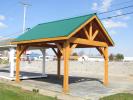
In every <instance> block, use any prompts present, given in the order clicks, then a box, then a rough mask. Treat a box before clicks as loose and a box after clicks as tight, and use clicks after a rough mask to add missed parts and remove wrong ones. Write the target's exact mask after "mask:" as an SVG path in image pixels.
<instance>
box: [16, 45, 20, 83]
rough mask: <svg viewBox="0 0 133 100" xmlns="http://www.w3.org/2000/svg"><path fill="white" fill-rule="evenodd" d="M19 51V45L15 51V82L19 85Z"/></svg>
mask: <svg viewBox="0 0 133 100" xmlns="http://www.w3.org/2000/svg"><path fill="white" fill-rule="evenodd" d="M20 51H21V47H20V46H19V45H17V49H16V52H17V54H16V82H17V83H19V82H20V77H19V71H20Z"/></svg>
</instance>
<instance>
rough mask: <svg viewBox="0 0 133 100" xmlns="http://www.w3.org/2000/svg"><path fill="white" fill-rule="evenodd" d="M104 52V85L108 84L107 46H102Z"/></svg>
mask: <svg viewBox="0 0 133 100" xmlns="http://www.w3.org/2000/svg"><path fill="white" fill-rule="evenodd" d="M104 54H105V58H104V61H105V62H104V85H105V86H107V85H108V61H109V60H108V47H105V48H104Z"/></svg>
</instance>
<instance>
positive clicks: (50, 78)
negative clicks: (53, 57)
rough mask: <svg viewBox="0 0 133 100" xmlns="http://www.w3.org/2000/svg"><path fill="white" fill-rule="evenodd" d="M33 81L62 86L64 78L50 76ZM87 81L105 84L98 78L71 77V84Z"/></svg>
mask: <svg viewBox="0 0 133 100" xmlns="http://www.w3.org/2000/svg"><path fill="white" fill-rule="evenodd" d="M31 80H35V81H41V82H48V83H54V84H60V85H62V83H63V76H61V78H60V79H59V78H58V77H57V75H55V74H48V77H47V78H37V79H31ZM85 81H97V82H99V83H101V84H103V82H102V81H101V80H100V79H98V78H89V77H88V78H87V77H76V76H69V84H72V83H79V82H85Z"/></svg>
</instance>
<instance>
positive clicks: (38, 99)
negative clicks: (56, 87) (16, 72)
mask: <svg viewBox="0 0 133 100" xmlns="http://www.w3.org/2000/svg"><path fill="white" fill-rule="evenodd" d="M0 100H56V98H52V97H49V96H43V95H40V94H38V93H33V92H30V91H26V90H22V89H21V88H18V87H14V86H10V85H5V84H1V83H0Z"/></svg>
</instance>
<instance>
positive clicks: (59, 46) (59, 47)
mask: <svg viewBox="0 0 133 100" xmlns="http://www.w3.org/2000/svg"><path fill="white" fill-rule="evenodd" d="M55 44H56V46H57V48H58V49H59V50H60V52H61V53H62V54H63V50H62V47H61V45H60V44H59V43H55Z"/></svg>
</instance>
